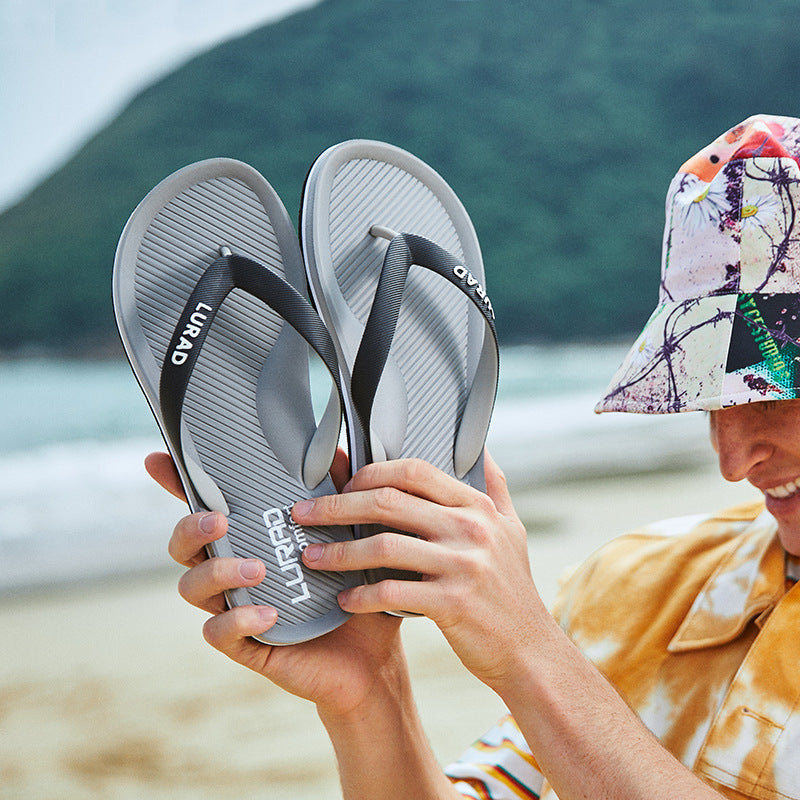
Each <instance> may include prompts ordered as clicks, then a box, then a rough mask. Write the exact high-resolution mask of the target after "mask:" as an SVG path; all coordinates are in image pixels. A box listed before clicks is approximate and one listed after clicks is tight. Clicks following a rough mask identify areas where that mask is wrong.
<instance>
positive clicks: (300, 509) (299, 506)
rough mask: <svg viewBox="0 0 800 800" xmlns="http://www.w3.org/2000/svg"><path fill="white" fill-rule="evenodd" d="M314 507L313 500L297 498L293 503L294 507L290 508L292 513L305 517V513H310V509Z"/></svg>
mask: <svg viewBox="0 0 800 800" xmlns="http://www.w3.org/2000/svg"><path fill="white" fill-rule="evenodd" d="M312 508H314V501H313V500H298V501H297V502H296V503H295V504H294V508H293V509H292V512H293V514H297V515H299V516H301V517H305V516H306V515H307V514H310V513H311V509H312Z"/></svg>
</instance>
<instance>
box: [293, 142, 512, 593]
mask: <svg viewBox="0 0 800 800" xmlns="http://www.w3.org/2000/svg"><path fill="white" fill-rule="evenodd" d="M300 236H301V242H302V247H303V256H304V260H305V264H306V272H307V274H308V278H309V283H310V286H311V291H312V295H313V297H314V301H315V304H316V307H317V309H318V310H319V313H320V315H321V316H322V319H323V321H324V322H325V324H326V326H327V327H328V330H330V331H331V335H332V337H333V340H334V345H335V346H336V348H337V356H338V358H339V366H340V369H341V371H342V383H343V386H344V394H345V404H346V406H347V413H348V415H349V417H350V418H351V424H350V425H349V431H350V437H351V442H350V445H351V461H352V462H353V463H352V467H353V469H354V470H357V469H359V468H360V467H361V466H363V465H364V464H366V463H369V462H371V461H382V460H386V459H394V458H406V457H415V458H421V459H424V460H426V461H428V462H430V463H432V464H434V465H435V466H437V467H439V468H440V469H442V470H444V471H445V472H447V473H448V474H450V475H453V476H455V477H457V478H459V479H460V480H462V481H463V482H465V483H467V484H469V485H471V486H474V487H476V488H478V489H480V490H484V489H485V480H484V473H483V446H484V442H485V438H486V433H487V430H488V427H489V421H490V418H491V413H492V408H493V405H494V398H495V391H496V387H497V376H498V349H497V339H496V336H495V331H494V312H493V310H492V306H491V302H490V301H489V298H488V297H487V295H486V292H485V290H484V288H483V287H484V271H483V261H482V258H481V253H480V247H479V245H478V239H477V236H476V234H475V230H474V228H473V226H472V223H471V221H470V219H469V216H468V215H467V212H466V210H465V209H464V207H463V205H462V204H461V202H460V201H459V200H458V198H457V197H456V195H455V193H454V192H453V190H452V189H451V188H450V187H449V186H448V185H447V183H446V182H445V181H444V180H443V179H442V178H441V176H440V175H439V174H438V173H436V172H435V171H434V170H433V169H431V168H430V167H429V166H428V165H427V164H425V163H424V162H422V161H420V160H419V159H418V158H416V157H415V156H413V155H411V154H410V153H407V152H406V151H404V150H401V149H399V148H397V147H394V146H392V145H388V144H385V143H383V142H374V141H366V140H353V141H348V142H343V143H342V144H339V145H336V146H334V147H332V148H329V149H328V150H326V151H325V152H324V153H323V154H322V155H321V156H319V158H318V159H317V160H316V161H315V162H314V164H313V165H312V167H311V169H310V171H309V174H308V177H307V179H306V185H305V188H304V192H303V201H302V210H301V222H300ZM359 423H360V424H359ZM367 432H368V433H367ZM357 533H358V534H359V535H362V534H363V531H357ZM369 578H370V580H373V579H374V576H372V575H370V576H369Z"/></svg>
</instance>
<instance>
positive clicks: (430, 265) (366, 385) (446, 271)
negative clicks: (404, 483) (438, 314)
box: [350, 233, 499, 472]
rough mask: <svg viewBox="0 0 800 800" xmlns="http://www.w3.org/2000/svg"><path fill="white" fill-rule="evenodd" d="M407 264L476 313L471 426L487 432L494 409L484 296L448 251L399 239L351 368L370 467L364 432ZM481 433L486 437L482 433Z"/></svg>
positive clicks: (493, 363)
mask: <svg viewBox="0 0 800 800" xmlns="http://www.w3.org/2000/svg"><path fill="white" fill-rule="evenodd" d="M412 264H413V265H416V266H419V267H424V268H425V269H428V270H430V271H431V272H435V273H436V274H437V275H440V276H441V277H442V278H445V279H446V280H448V281H450V283H452V284H453V285H454V286H457V287H458V288H459V289H460V290H461V291H462V292H463V293H464V294H465V295H466V296H467V297H468V298H469V299H470V301H471V302H472V303H473V305H475V307H476V308H477V309H478V310H479V311H480V312H481V315H482V317H483V319H484V322H485V323H486V327H487V328H488V329H489V332H490V334H491V335H490V336H484V343H483V349H482V351H481V355H480V359H479V366H478V369H477V370H476V373H475V377H474V380H473V386H472V387H471V388H470V392H469V394H470V396H471V395H472V394H473V389H474V388H475V387H476V384H478V383H480V384H482V385H480V386H479V387H478V388H479V391H478V392H477V395H476V400H479V401H480V402H479V403H478V404H476V406H477V405H480V406H481V409H478V408H477V407H476V408H475V409H473V410H471V411H470V413H469V416H470V420H471V421H472V420H475V419H480V420H481V424H482V423H483V421H484V419H485V425H486V427H488V423H489V418H490V417H491V409H492V406H493V404H494V396H495V391H496V388H497V375H498V364H499V349H498V345H497V333H496V331H495V324H494V310H493V309H492V304H491V301H490V300H489V298H488V297H487V295H486V292H485V290H484V289H483V287H482V286H481V285H480V284H479V283H478V281H477V280H476V279H475V278H474V277H473V275H472V274H471V273H470V272H469V270H468V269H467V268H466V267H465V266H464V264H463V263H462V262H461V261H459V260H458V259H457V258H456V257H455V256H454V255H452V254H451V253H449V252H448V251H447V250H444V249H443V248H441V247H439V246H438V245H437V244H435V243H434V242H431V241H430V240H428V239H425V238H424V237H422V236H417V235H415V234H410V233H400V234H398V235H397V236H395V237H394V238H393V239H392V240H391V242H390V243H389V247H388V248H387V250H386V254H385V256H384V259H383V267H382V269H381V275H380V278H379V279H378V286H377V288H376V290H375V298H374V300H373V302H372V308H371V309H370V313H369V318H368V319H367V324H366V325H365V327H364V333H363V336H362V338H361V344H360V345H359V348H358V353H357V354H356V358H355V361H354V363H353V373H352V382H351V387H350V394H351V397H352V399H353V406H354V408H355V411H356V415H357V417H358V420H359V423H360V425H361V427H362V430H363V432H364V441H365V443H366V447H367V457H368V459H369V460H370V461H371V460H372V447H371V443H370V436H369V431H370V420H371V416H372V406H373V403H374V401H375V394H376V392H377V390H378V384H379V383H380V379H381V375H382V374H383V370H384V367H385V365H386V361H387V359H388V357H389V349H390V348H391V346H392V340H393V339H394V334H395V331H396V329H397V319H398V316H399V314H400V306H401V305H402V300H403V292H404V290H405V285H406V280H407V278H408V272H409V269H410V268H411V266H412ZM487 406H488V413H487V410H486V409H487ZM463 423H464V420H463V419H462V425H463ZM483 433H484V436H485V431H484V432H483ZM481 447H482V443H481ZM474 449H475V448H474V447H472V448H470V450H474ZM478 455H479V453H476V454H475V458H474V459H472V463H474V462H475V460H477V457H478ZM470 457H471V456H470ZM456 471H457V472H465V471H466V470H463V468H462V469H459V468H458V467H457V469H456Z"/></svg>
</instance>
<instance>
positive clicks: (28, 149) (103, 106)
mask: <svg viewBox="0 0 800 800" xmlns="http://www.w3.org/2000/svg"><path fill="white" fill-rule="evenodd" d="M317 2H319V0H224V2H220V0H0V31H2V33H3V43H2V45H1V46H0V109H2V111H0V212H1V211H2V210H4V209H5V208H7V207H8V206H9V205H11V204H13V203H14V202H16V201H17V200H19V199H21V198H22V197H23V196H24V195H25V194H26V193H27V192H28V191H30V190H31V189H32V188H34V186H35V185H36V184H37V183H38V182H39V181H40V180H42V179H43V178H45V177H47V175H49V174H50V172H52V171H53V170H54V169H55V168H57V167H58V166H60V164H62V163H63V162H64V161H65V160H66V159H68V158H69V157H70V156H71V155H72V154H73V153H74V152H75V151H76V150H77V149H78V148H79V147H80V146H81V144H82V143H83V142H84V141H85V140H86V139H87V138H89V137H90V136H91V135H92V134H93V133H95V132H96V131H97V130H98V129H99V128H101V127H102V126H103V125H104V124H105V123H106V122H108V121H109V120H111V119H113V117H114V116H116V114H117V113H118V112H119V111H121V110H122V108H124V107H125V105H126V104H127V102H128V101H129V100H130V99H131V98H132V97H133V96H134V95H135V94H136V93H137V92H138V91H139V90H140V89H142V88H144V87H145V86H147V85H148V84H150V83H152V82H153V81H154V80H155V79H157V78H159V77H160V76H162V75H164V74H166V73H168V72H170V71H172V70H173V69H174V68H175V67H176V66H178V65H180V64H181V63H183V62H184V61H186V60H187V59H188V58H190V57H192V56H193V55H195V54H197V53H199V52H202V51H203V50H206V49H208V48H209V47H211V46H213V45H214V44H217V43H218V42H221V41H224V40H226V39H230V38H232V37H234V36H238V35H241V34H243V33H245V32H247V31H248V30H251V29H252V28H255V27H258V26H260V25H263V24H266V23H267V22H271V21H274V20H276V19H279V18H281V17H283V16H286V15H287V14H290V13H292V12H294V11H298V10H301V9H303V8H307V7H309V6H312V5H315V4H316V3H317Z"/></svg>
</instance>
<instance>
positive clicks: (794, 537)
mask: <svg viewBox="0 0 800 800" xmlns="http://www.w3.org/2000/svg"><path fill="white" fill-rule="evenodd" d="M710 433H711V444H712V445H713V447H714V450H715V451H716V452H717V455H718V457H719V469H720V472H721V473H722V477H723V478H725V479H726V480H729V481H740V480H748V481H749V482H750V483H751V484H753V486H755V487H756V488H757V489H759V490H760V491H761V492H763V494H764V501H765V503H766V506H767V511H769V513H770V514H772V516H773V517H775V519H776V520H777V521H778V535H779V536H780V539H781V542H782V544H783V546H784V548H785V549H786V550H787V551H788V552H789V553H791V554H793V555H800V400H779V401H768V402H759V403H748V404H745V405H740V406H731V407H730V408H725V409H722V410H721V411H712V412H711V415H710Z"/></svg>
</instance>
